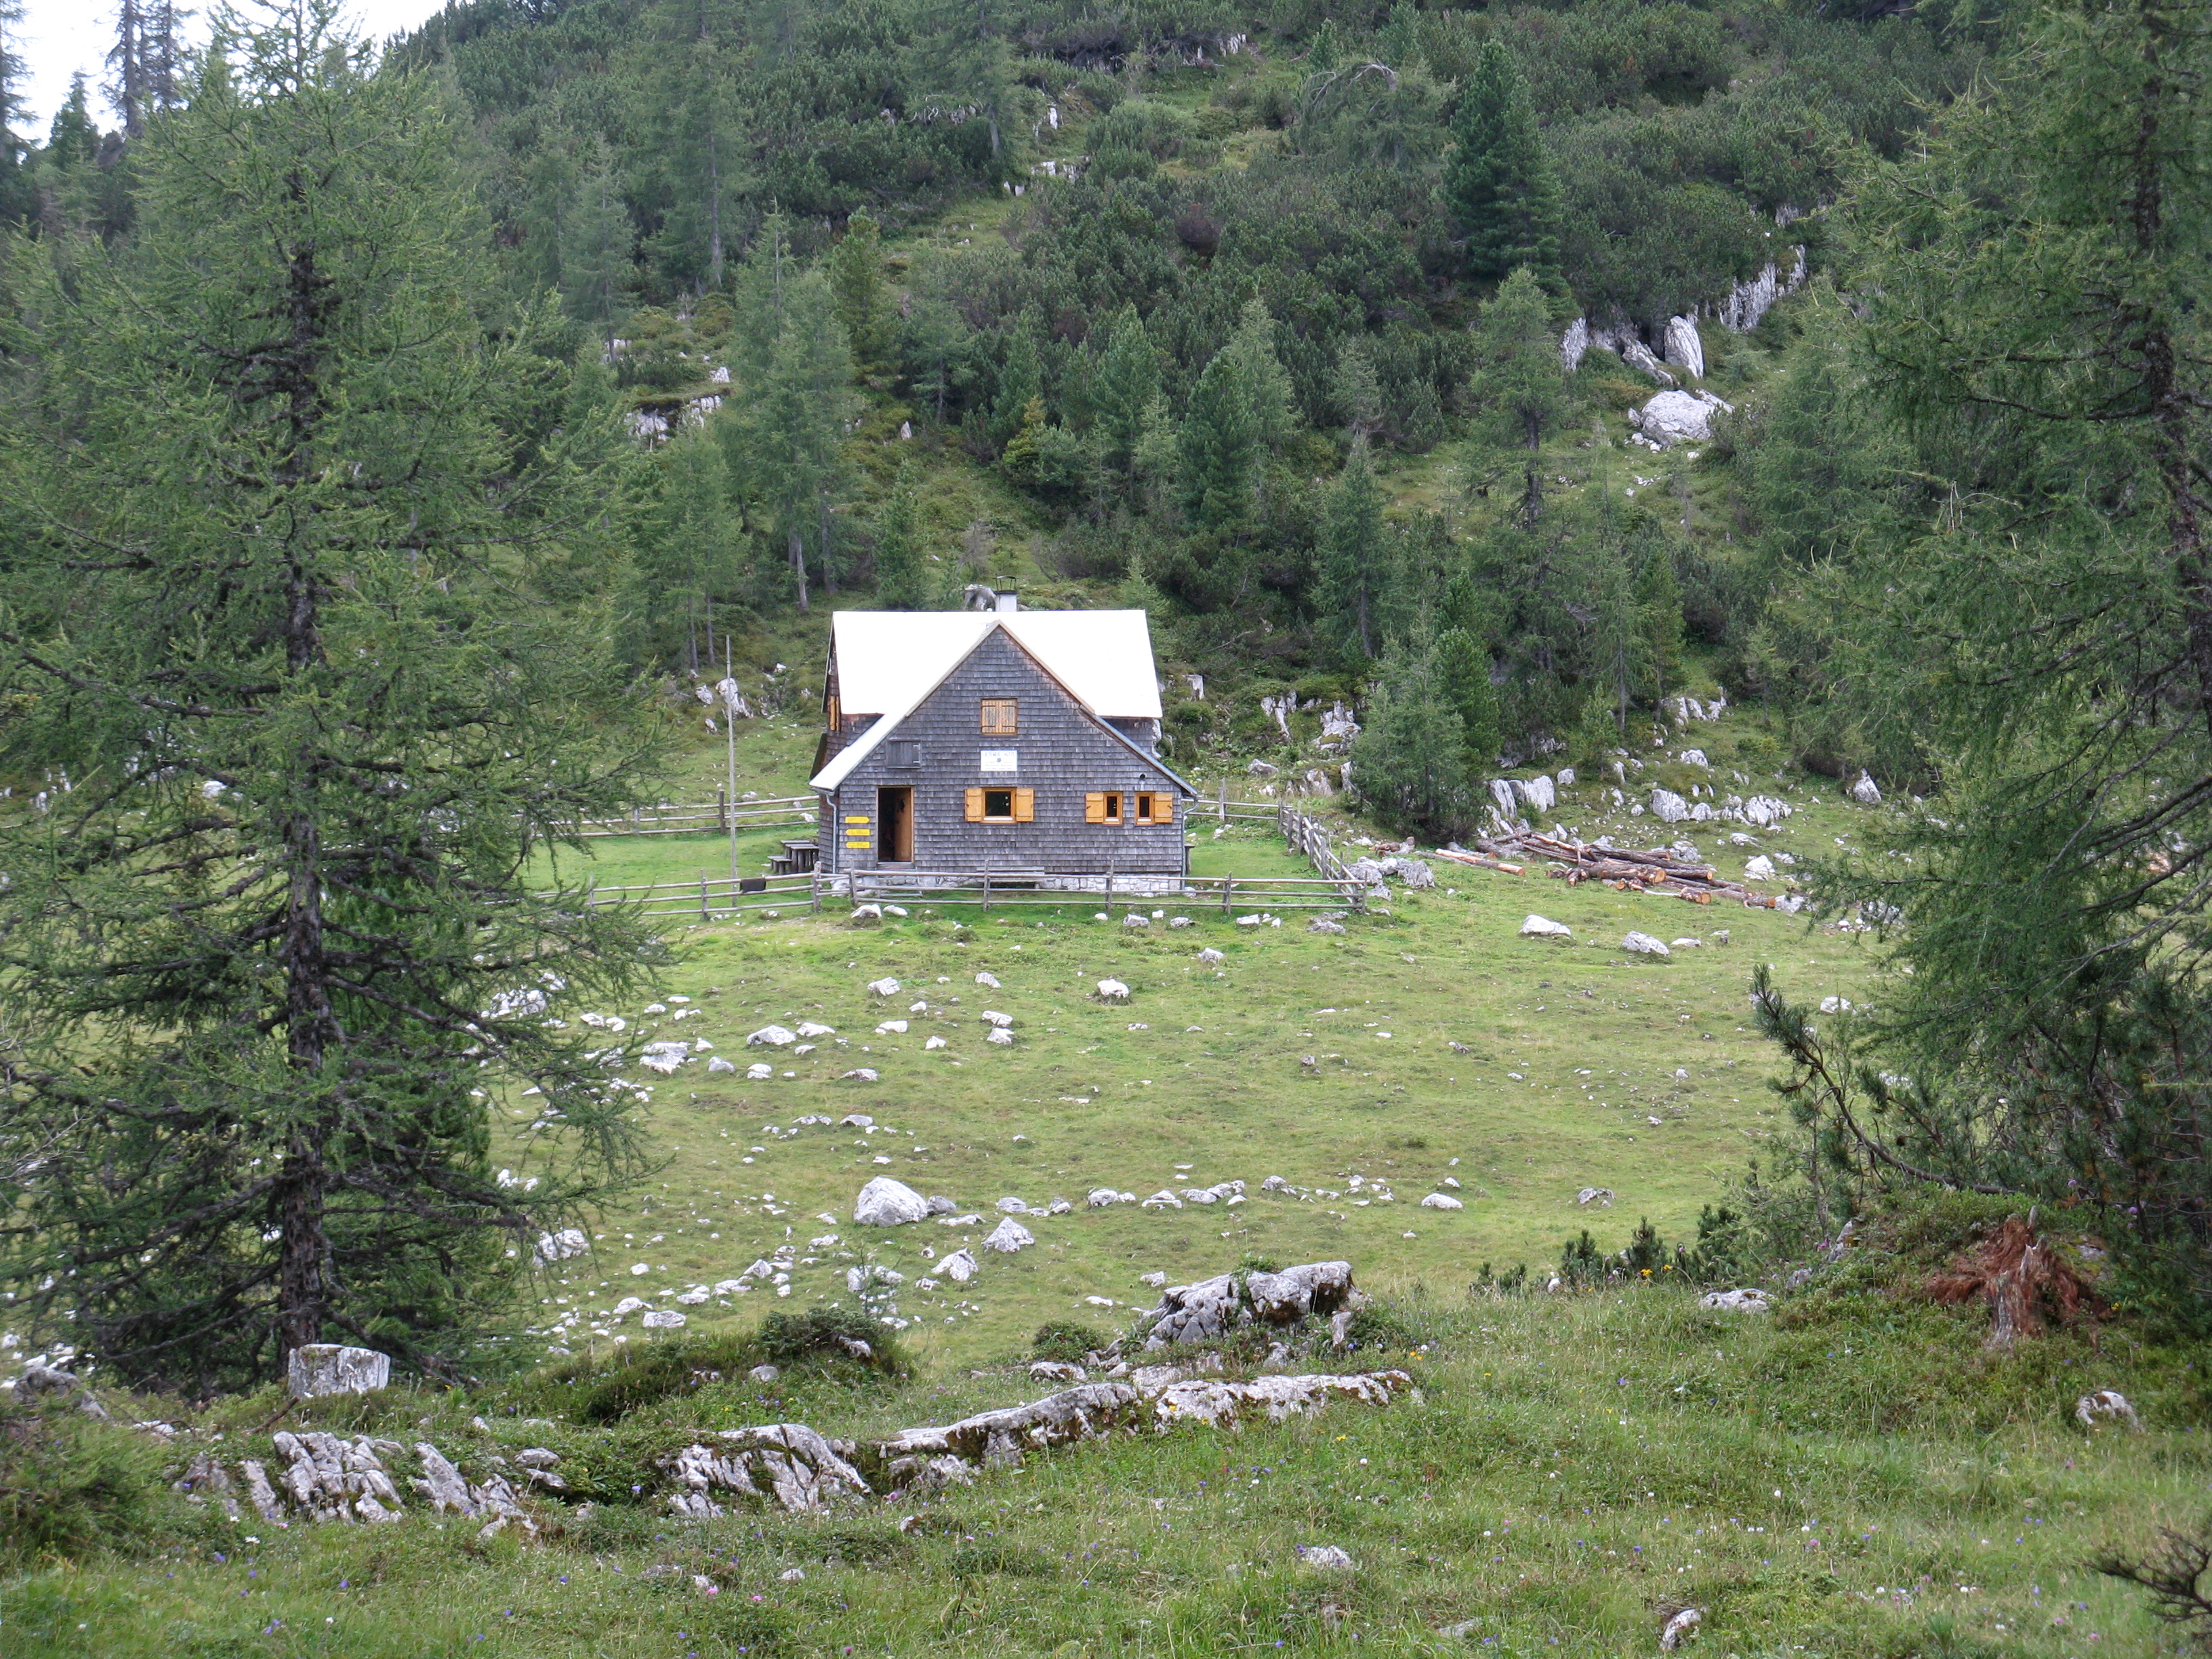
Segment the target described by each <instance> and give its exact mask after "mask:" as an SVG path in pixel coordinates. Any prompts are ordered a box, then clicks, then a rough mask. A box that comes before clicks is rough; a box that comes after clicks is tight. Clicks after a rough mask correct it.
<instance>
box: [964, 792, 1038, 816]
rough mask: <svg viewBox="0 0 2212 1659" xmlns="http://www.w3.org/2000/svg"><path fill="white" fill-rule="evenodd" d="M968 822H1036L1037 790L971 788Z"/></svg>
mask: <svg viewBox="0 0 2212 1659" xmlns="http://www.w3.org/2000/svg"><path fill="white" fill-rule="evenodd" d="M968 822H969V823H1035V822H1036V790H1034V789H970V790H969V792H968Z"/></svg>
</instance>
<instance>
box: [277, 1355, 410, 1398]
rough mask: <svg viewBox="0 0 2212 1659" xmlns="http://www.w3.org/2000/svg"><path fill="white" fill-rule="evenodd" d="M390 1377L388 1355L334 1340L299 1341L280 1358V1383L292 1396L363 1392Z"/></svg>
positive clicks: (389, 1380)
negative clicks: (281, 1376) (342, 1344)
mask: <svg viewBox="0 0 2212 1659" xmlns="http://www.w3.org/2000/svg"><path fill="white" fill-rule="evenodd" d="M391 1381H392V1356H391V1355H390V1354H388V1353H379V1352H376V1350H375V1349H374V1348H349V1347H344V1346H341V1345H339V1344H337V1343H335V1342H309V1343H303V1344H302V1345H301V1346H299V1347H296V1348H295V1349H293V1350H292V1352H291V1353H290V1355H289V1357H288V1358H286V1359H285V1362H284V1383H285V1386H286V1388H287V1389H289V1390H290V1391H291V1395H292V1398H293V1399H295V1400H313V1399H317V1398H319V1397H320V1396H321V1395H326V1394H367V1393H368V1392H369V1391H370V1390H371V1389H381V1388H384V1387H386V1385H387V1384H389V1383H391Z"/></svg>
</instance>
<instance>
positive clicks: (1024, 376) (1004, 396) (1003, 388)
mask: <svg viewBox="0 0 2212 1659" xmlns="http://www.w3.org/2000/svg"><path fill="white" fill-rule="evenodd" d="M1042 332H1043V325H1042V322H1040V321H1039V320H1038V319H1037V316H1036V313H1034V312H1029V311H1025V312H1024V313H1022V314H1021V315H1020V316H1019V317H1018V318H1017V319H1015V322H1014V328H1013V335H1012V338H1011V339H1009V340H1008V341H1007V342H1006V362H1005V364H1004V365H1003V366H1002V367H1001V368H1000V370H999V390H998V395H997V396H996V397H994V398H992V400H991V441H992V442H994V443H995V444H997V445H998V446H999V447H1000V448H1004V447H1006V445H1007V444H1008V443H1010V442H1012V440H1013V436H1014V435H1015V434H1016V433H1017V432H1019V431H1020V430H1021V429H1022V422H1023V421H1024V420H1025V419H1026V418H1027V417H1028V415H1029V411H1030V404H1031V403H1033V402H1035V401H1036V399H1037V398H1041V397H1042V396H1043V394H1044V368H1043V365H1042V363H1040V362H1038V361H1037V336H1038V335H1039V334H1041V333H1042Z"/></svg>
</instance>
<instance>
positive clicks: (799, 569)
mask: <svg viewBox="0 0 2212 1659" xmlns="http://www.w3.org/2000/svg"><path fill="white" fill-rule="evenodd" d="M790 547H791V574H792V577H793V580H795V581H797V582H798V584H799V609H800V610H801V611H805V610H808V609H811V607H810V606H809V605H807V603H806V538H805V537H804V536H802V535H800V534H799V532H797V531H796V530H794V531H793V532H791V542H790Z"/></svg>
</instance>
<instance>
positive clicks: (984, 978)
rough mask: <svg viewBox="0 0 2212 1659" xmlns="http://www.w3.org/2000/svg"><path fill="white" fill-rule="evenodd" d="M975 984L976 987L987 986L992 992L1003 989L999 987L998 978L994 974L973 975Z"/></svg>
mask: <svg viewBox="0 0 2212 1659" xmlns="http://www.w3.org/2000/svg"><path fill="white" fill-rule="evenodd" d="M975 983H976V984H978V985H983V986H987V987H990V988H991V989H992V990H994V991H997V990H1001V989H1003V988H1004V987H1002V986H1000V983H999V976H998V975H996V974H978V975H975Z"/></svg>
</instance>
